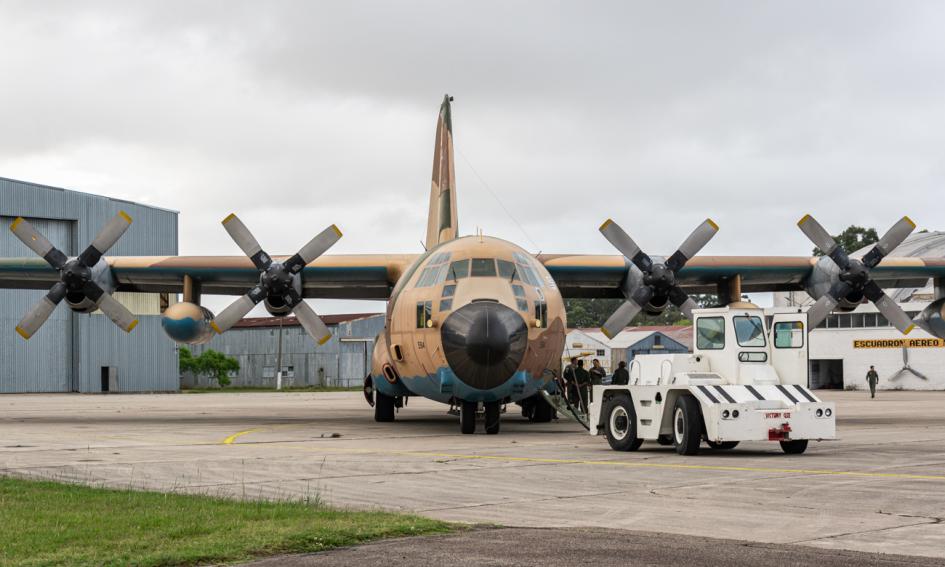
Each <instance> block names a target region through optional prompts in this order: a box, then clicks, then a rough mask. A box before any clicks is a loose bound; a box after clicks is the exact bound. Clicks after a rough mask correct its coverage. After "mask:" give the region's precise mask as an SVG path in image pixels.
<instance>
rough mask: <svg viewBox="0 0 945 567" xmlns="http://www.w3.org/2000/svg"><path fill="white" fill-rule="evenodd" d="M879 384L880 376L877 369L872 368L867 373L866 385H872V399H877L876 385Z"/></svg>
mask: <svg viewBox="0 0 945 567" xmlns="http://www.w3.org/2000/svg"><path fill="white" fill-rule="evenodd" d="M877 382H879V374H877V373H876V369H875V368H873V367H872V366H870V370H869V372H867V373H866V383H867V384H869V385H870V397H871V398H875V397H876V383H877Z"/></svg>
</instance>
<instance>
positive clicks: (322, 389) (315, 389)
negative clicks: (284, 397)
mask: <svg viewBox="0 0 945 567" xmlns="http://www.w3.org/2000/svg"><path fill="white" fill-rule="evenodd" d="M362 389H363V388H362V387H361V386H353V387H351V388H348V387H345V386H298V387H292V388H282V390H276V389H275V388H268V387H263V386H227V387H225V388H186V389H185V388H181V392H182V393H184V394H219V393H221V392H222V393H226V392H279V391H282V392H360V391H361V390H362Z"/></svg>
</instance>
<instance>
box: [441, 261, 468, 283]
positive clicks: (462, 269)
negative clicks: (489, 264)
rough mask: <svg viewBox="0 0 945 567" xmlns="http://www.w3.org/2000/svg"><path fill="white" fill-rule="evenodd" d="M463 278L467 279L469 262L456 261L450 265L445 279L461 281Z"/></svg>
mask: <svg viewBox="0 0 945 567" xmlns="http://www.w3.org/2000/svg"><path fill="white" fill-rule="evenodd" d="M465 277H469V260H456V261H455V262H453V263H452V264H450V269H449V272H447V274H446V279H448V280H461V279H463V278H465Z"/></svg>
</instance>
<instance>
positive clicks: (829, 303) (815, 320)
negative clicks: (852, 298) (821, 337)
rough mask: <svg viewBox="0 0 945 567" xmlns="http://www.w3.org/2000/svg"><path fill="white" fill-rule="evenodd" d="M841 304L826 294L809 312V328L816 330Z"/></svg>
mask: <svg viewBox="0 0 945 567" xmlns="http://www.w3.org/2000/svg"><path fill="white" fill-rule="evenodd" d="M837 303H839V302H838V301H837V300H836V299H834V298H833V296H831V295H830V294H829V293H825V294H824V295H822V296H821V297H820V299H818V300H817V303H815V304H814V305H813V306H812V307H811V308H810V309H808V310H807V324H808V326H809V328H811V329H816V328H817V325H820V324H821V323H823V322H824V319H826V318H827V316H828V315H830V312H831V311H833V309H834V307H836V306H837Z"/></svg>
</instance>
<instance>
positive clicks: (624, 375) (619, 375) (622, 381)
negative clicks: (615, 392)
mask: <svg viewBox="0 0 945 567" xmlns="http://www.w3.org/2000/svg"><path fill="white" fill-rule="evenodd" d="M610 383H611V384H613V385H614V386H626V385H627V384H629V383H630V373H629V372H627V363H626V362H625V361H623V360H621V361H620V363H619V364H617V370H614V377H613V378H611V379H610Z"/></svg>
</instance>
